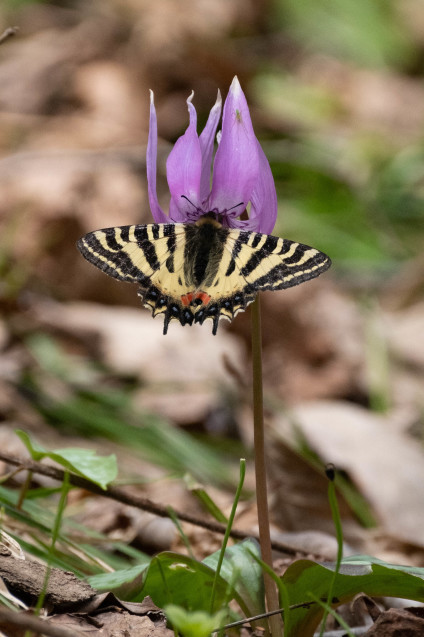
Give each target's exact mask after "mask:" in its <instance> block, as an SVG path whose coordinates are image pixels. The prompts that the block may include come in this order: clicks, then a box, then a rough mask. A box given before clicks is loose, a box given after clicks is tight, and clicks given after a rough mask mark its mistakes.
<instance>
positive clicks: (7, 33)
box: [0, 27, 19, 44]
mask: <svg viewBox="0 0 424 637" xmlns="http://www.w3.org/2000/svg"><path fill="white" fill-rule="evenodd" d="M18 31H19V27H8V28H7V29H6V30H5V31H3V33H2V34H1V35H0V44H3V42H6V40H8V39H9V38H11V37H12V35H16V34H17V32H18Z"/></svg>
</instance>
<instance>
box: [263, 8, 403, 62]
mask: <svg viewBox="0 0 424 637" xmlns="http://www.w3.org/2000/svg"><path fill="white" fill-rule="evenodd" d="M396 4H397V3H396V2H395V1H394V0H302V2H299V1H298V0H275V2H274V10H275V20H276V22H275V25H276V26H277V28H278V27H279V28H280V29H282V30H284V31H286V32H288V33H290V37H292V38H293V39H297V40H298V41H299V42H301V43H302V44H303V46H304V47H305V48H307V50H309V51H314V52H320V53H326V54H329V55H334V56H335V57H338V58H340V59H345V60H348V61H350V62H353V63H355V64H358V65H360V66H362V65H363V66H369V67H386V66H390V65H393V66H403V65H405V64H406V63H408V62H409V61H410V60H411V58H412V56H413V55H414V47H413V43H412V41H411V38H410V35H409V34H408V32H407V30H406V27H405V26H403V25H402V23H401V22H400V21H399V15H398V13H397V8H396Z"/></svg>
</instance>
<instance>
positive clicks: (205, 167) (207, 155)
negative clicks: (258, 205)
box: [199, 91, 222, 202]
mask: <svg viewBox="0 0 424 637" xmlns="http://www.w3.org/2000/svg"><path fill="white" fill-rule="evenodd" d="M221 109H222V98H221V93H220V91H218V96H217V98H216V102H215V104H214V106H213V107H212V109H211V112H210V113H209V117H208V121H207V122H206V126H205V128H204V129H203V131H202V132H201V134H200V137H199V141H200V150H201V152H202V176H201V178H200V201H202V202H203V201H205V199H207V198H208V197H209V193H210V190H211V168H212V155H213V149H214V142H215V135H216V129H217V127H218V123H219V118H220V117H221Z"/></svg>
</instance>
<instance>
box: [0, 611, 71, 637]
mask: <svg viewBox="0 0 424 637" xmlns="http://www.w3.org/2000/svg"><path fill="white" fill-rule="evenodd" d="M10 624H13V625H14V626H20V627H21V628H29V629H30V630H32V631H34V632H35V633H36V634H37V635H48V636H49V637H77V636H78V635H82V633H80V632H79V631H78V632H77V631H75V629H72V630H67V629H66V628H61V627H60V626H56V624H53V623H52V622H50V621H49V620H45V619H39V618H38V617H34V615H29V614H28V613H24V612H17V611H14V610H8V609H7V608H3V607H0V630H6V628H9V629H10Z"/></svg>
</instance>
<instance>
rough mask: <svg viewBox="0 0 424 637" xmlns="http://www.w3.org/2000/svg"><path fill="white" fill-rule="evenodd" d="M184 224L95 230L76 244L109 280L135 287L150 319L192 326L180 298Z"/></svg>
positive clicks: (189, 313)
mask: <svg viewBox="0 0 424 637" xmlns="http://www.w3.org/2000/svg"><path fill="white" fill-rule="evenodd" d="M185 229H186V226H185V225H184V224H148V225H134V226H120V227H115V228H105V229H103V230H96V231H95V232H90V233H89V234H87V235H85V237H82V238H81V239H79V241H78V242H77V247H78V249H79V251H80V252H81V254H82V255H83V256H84V257H85V258H86V259H87V261H90V263H92V264H93V265H95V266H96V267H98V268H100V269H101V270H103V272H106V274H108V275H109V276H112V277H114V278H115V279H119V280H120V281H128V282H130V283H138V284H139V286H140V291H139V295H140V296H141V298H142V301H143V304H144V305H145V306H146V307H148V308H149V309H150V310H151V311H152V315H153V316H157V315H159V314H163V315H165V330H164V332H165V333H166V329H167V326H168V323H169V321H170V320H172V319H175V320H178V321H180V323H181V324H182V325H185V324H187V323H188V324H189V325H191V324H192V322H193V320H194V314H193V312H192V310H191V308H190V306H189V305H188V306H184V305H183V303H182V301H181V298H182V297H184V295H185V294H187V292H188V291H189V290H188V287H187V284H186V283H185V282H184V276H183V273H184V259H185V252H186V251H185V244H186V232H185Z"/></svg>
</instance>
